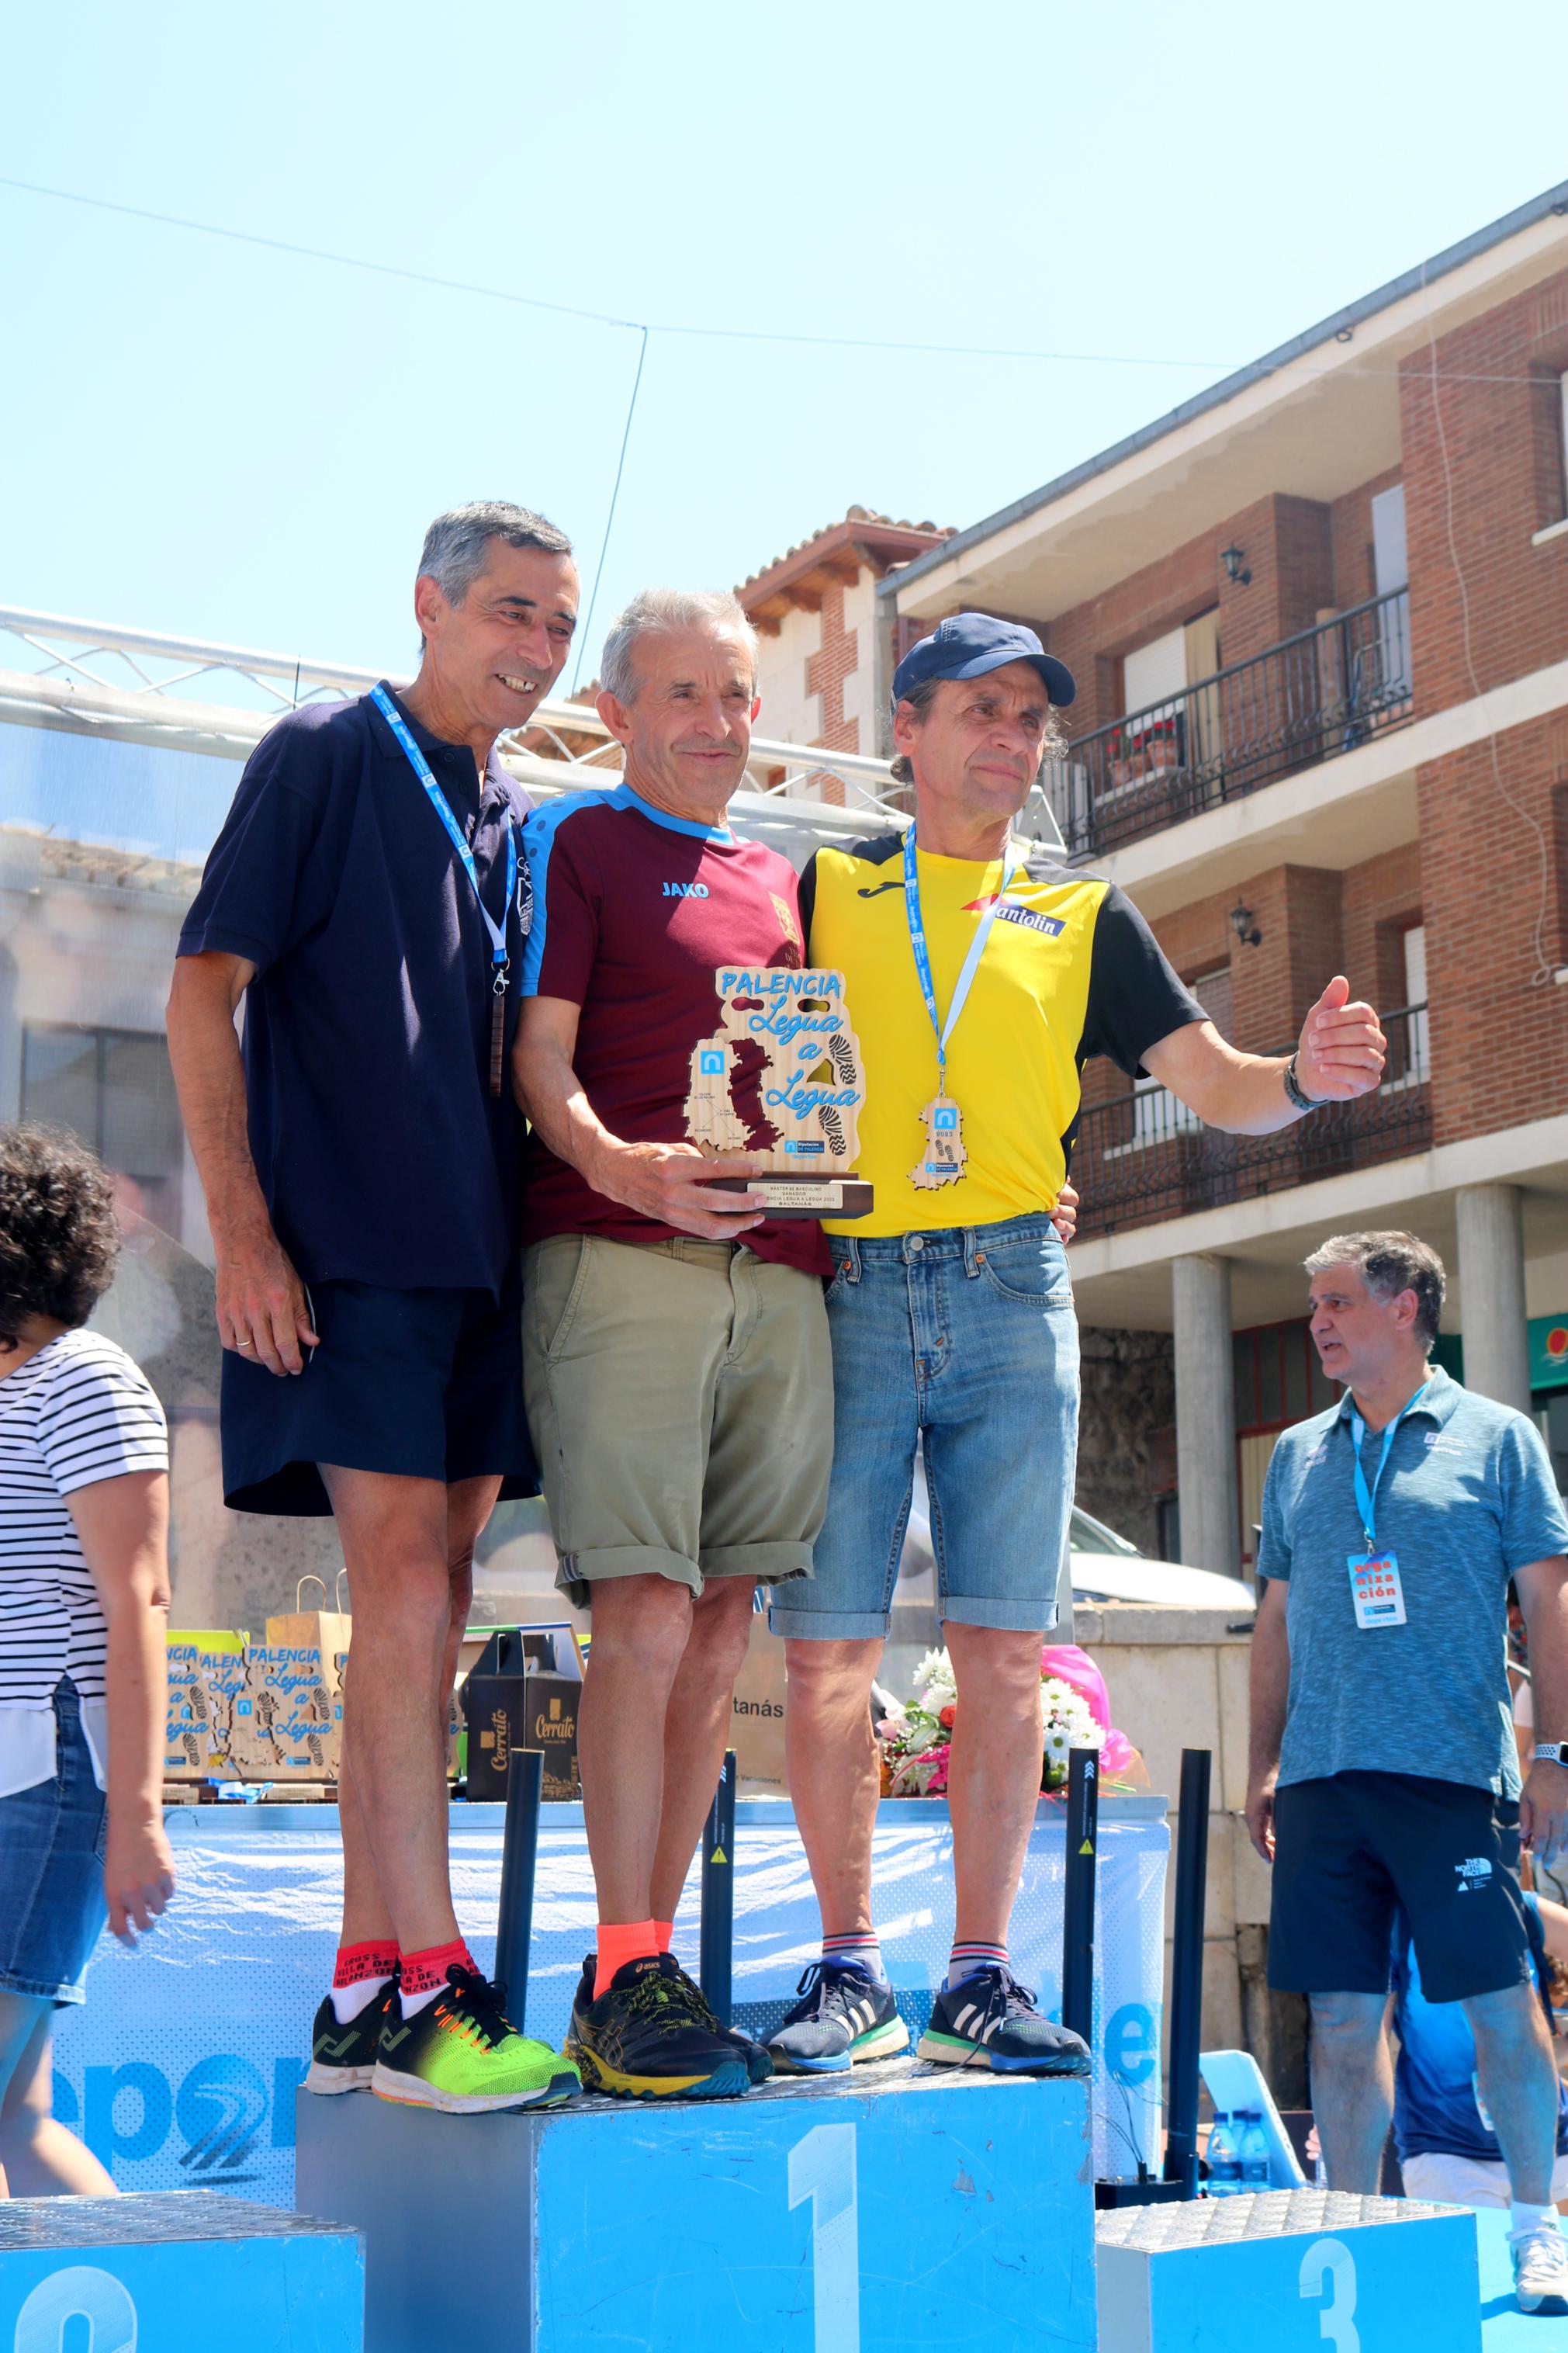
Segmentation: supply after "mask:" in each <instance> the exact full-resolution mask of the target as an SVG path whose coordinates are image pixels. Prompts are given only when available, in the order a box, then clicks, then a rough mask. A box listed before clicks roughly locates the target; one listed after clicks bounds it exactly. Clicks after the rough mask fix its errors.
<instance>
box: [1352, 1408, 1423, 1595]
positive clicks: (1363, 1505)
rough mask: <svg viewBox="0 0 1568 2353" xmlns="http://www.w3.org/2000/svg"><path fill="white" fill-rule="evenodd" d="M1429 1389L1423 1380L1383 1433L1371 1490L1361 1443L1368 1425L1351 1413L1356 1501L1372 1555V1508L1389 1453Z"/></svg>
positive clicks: (1374, 1543) (1373, 1540)
mask: <svg viewBox="0 0 1568 2353" xmlns="http://www.w3.org/2000/svg"><path fill="white" fill-rule="evenodd" d="M1428 1386H1429V1384H1428V1383H1427V1382H1426V1381H1423V1382H1422V1384H1421V1386H1420V1388H1418V1389H1417V1390H1416V1392H1415V1396H1414V1397H1410V1398H1405V1403H1404V1404H1403V1405H1402V1406H1401V1407H1400V1409H1399V1411H1398V1412H1397V1413H1396V1414H1395V1415H1394V1419H1393V1420H1392V1421H1391V1422H1390V1423H1389V1425H1388V1427H1387V1429H1386V1430H1384V1433H1383V1452H1382V1454H1381V1455H1380V1456H1379V1457H1378V1463H1377V1476H1376V1478H1375V1479H1373V1482H1372V1485H1371V1487H1370V1488H1369V1487H1368V1486H1367V1483H1366V1472H1364V1471H1363V1469H1362V1467H1361V1442H1362V1440H1363V1438H1364V1437H1365V1436H1366V1424H1365V1422H1364V1421H1363V1419H1362V1418H1361V1416H1360V1414H1359V1413H1357V1412H1356V1411H1355V1409H1353V1407H1352V1410H1351V1440H1352V1444H1353V1445H1354V1447H1355V1499H1356V1503H1357V1504H1358V1505H1359V1506H1360V1509H1361V1524H1362V1528H1363V1533H1364V1535H1365V1536H1366V1548H1367V1550H1368V1552H1369V1553H1370V1552H1375V1551H1376V1549H1377V1538H1376V1535H1374V1534H1373V1520H1372V1514H1373V1504H1375V1503H1376V1502H1377V1491H1378V1488H1379V1487H1380V1485H1381V1484H1382V1482H1383V1474H1384V1469H1385V1468H1386V1466H1387V1462H1388V1450H1389V1448H1390V1447H1391V1446H1392V1445H1393V1443H1394V1431H1395V1430H1397V1429H1398V1427H1399V1425H1400V1423H1401V1422H1402V1421H1403V1420H1404V1419H1405V1415H1406V1414H1407V1413H1408V1412H1409V1411H1410V1410H1411V1409H1412V1407H1414V1406H1417V1405H1419V1404H1420V1402H1421V1400H1422V1398H1424V1397H1425V1396H1426V1390H1427V1388H1428Z"/></svg>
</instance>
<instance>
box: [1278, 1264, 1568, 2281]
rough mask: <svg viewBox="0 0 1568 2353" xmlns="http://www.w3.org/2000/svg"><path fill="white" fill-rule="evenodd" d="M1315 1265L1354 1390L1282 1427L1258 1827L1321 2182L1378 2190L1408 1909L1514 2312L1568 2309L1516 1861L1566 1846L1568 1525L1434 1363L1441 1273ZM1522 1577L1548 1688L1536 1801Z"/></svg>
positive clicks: (1481, 1406)
mask: <svg viewBox="0 0 1568 2353" xmlns="http://www.w3.org/2000/svg"><path fill="white" fill-rule="evenodd" d="M1306 1264H1307V1271H1308V1272H1309V1274H1310V1277H1311V1291H1310V1301H1311V1314H1312V1337H1313V1339H1314V1341H1315V1342H1316V1344H1317V1347H1318V1353H1319V1355H1320V1356H1321V1358H1322V1362H1323V1369H1324V1371H1325V1372H1326V1373H1328V1374H1329V1375H1330V1377H1331V1378H1332V1379H1334V1380H1338V1381H1342V1382H1344V1383H1345V1385H1346V1390H1345V1395H1344V1397H1343V1398H1342V1401H1341V1403H1340V1404H1339V1405H1338V1406H1337V1407H1335V1408H1334V1409H1331V1411H1329V1412H1326V1413H1321V1414H1318V1415H1316V1416H1315V1417H1314V1419H1312V1420H1310V1421H1305V1422H1300V1423H1298V1424H1297V1426H1296V1428H1295V1429H1294V1430H1286V1431H1285V1432H1284V1434H1283V1435H1282V1437H1281V1438H1280V1439H1279V1443H1278V1445H1277V1446H1276V1448H1275V1451H1274V1458H1273V1461H1271V1462H1270V1464H1269V1467H1268V1480H1267V1482H1265V1486H1264V1491H1263V1537H1262V1543H1261V1546H1260V1548H1259V1552H1258V1576H1259V1580H1260V1584H1259V1601H1258V1625H1257V1629H1256V1631H1255V1633H1254V1636H1253V1648H1252V1755H1251V1767H1250V1773H1249V1779H1248V1788H1247V1828H1248V1830H1249V1831H1250V1832H1251V1835H1252V1841H1253V1844H1254V1845H1255V1846H1256V1848H1257V1849H1258V1852H1259V1854H1261V1855H1262V1856H1263V1858H1264V1860H1265V1861H1266V1862H1272V1864H1273V1873H1274V1884H1273V1901H1272V1913H1271V1918H1270V1923H1269V1935H1268V1976H1269V1982H1270V1984H1272V1985H1275V1986H1279V1987H1283V1988H1288V1989H1291V1990H1293V1991H1296V1992H1300V1993H1305V1994H1308V1995H1310V1999H1311V2010H1312V2100H1313V2106H1314V2109H1315V2111H1316V2114H1317V2122H1318V2133H1319V2137H1320V2139H1321V2144H1322V2149H1323V2156H1324V2159H1325V2162H1326V2164H1327V2166H1328V2174H1329V2187H1330V2188H1331V2189H1348V2190H1360V2191H1363V2192H1370V2191H1375V2190H1376V2188H1377V2183H1378V2170H1379V2165H1380V2161H1381V2158H1382V2151H1383V2146H1384V2140H1385V2139H1386V2137H1387V2134H1388V2125H1389V2116H1390V2113H1391V2109H1392V2102H1393V2083H1392V2077H1391V2073H1390V2067H1389V2053H1388V2042H1387V2033H1386V2014H1387V2009H1388V1993H1389V1957H1390V1936H1391V1931H1392V1928H1393V1925H1394V1910H1395V1905H1403V1906H1404V1909H1405V1915H1407V1917H1408V1920H1409V1924H1410V1933H1411V1936H1412V1938H1413V1940H1414V1943H1415V1953H1416V1956H1417V1958H1418V1961H1419V1965H1420V1971H1421V1984H1422V1989H1423V1991H1424V1993H1425V1996H1426V2000H1427V2001H1429V2002H1435V2003H1439V2004H1440V2003H1445V2002H1460V2003H1462V2004H1463V2006H1464V2010H1465V2015H1466V2018H1467V2021H1468V2024H1469V2028H1470V2031H1471V2032H1472V2034H1473V2035H1474V2037H1475V2042H1476V2050H1477V2054H1478V2060H1479V2080H1480V2089H1481V2093H1482V2095H1483V2097H1484V2099H1485V2101H1486V2105H1487V2107H1488V2110H1489V2113H1490V2115H1491V2116H1492V2118H1493V2120H1494V2124H1495V2128H1496V2133H1497V2138H1498V2142H1499V2144H1500V2147H1501V2150H1502V2154H1503V2158H1504V2160H1505V2162H1506V2164H1507V2167H1508V2173H1509V2179H1510V2185H1511V2189H1512V2198H1513V2206H1512V2232H1511V2245H1512V2249H1513V2259H1514V2273H1515V2280H1516V2286H1517V2293H1518V2296H1519V2301H1520V2304H1521V2306H1522V2307H1523V2309H1524V2310H1526V2311H1538V2310H1540V2309H1541V2308H1542V2306H1543V2305H1546V2304H1550V2305H1551V2306H1552V2308H1553V2309H1564V2308H1568V2305H1565V2304H1564V2299H1568V2246H1565V2244H1564V2242H1563V2236H1562V2233H1561V2232H1560V2231H1559V2229H1558V2223H1557V2215H1556V2211H1555V2209H1554V2208H1553V2206H1552V2160H1553V2156H1554V2153H1555V2145H1556V2134H1557V2074H1556V2070H1555V2068H1554V2066H1553V2064H1552V2051H1551V2045H1550V2042H1549V2041H1548V2038H1547V2034H1546V2031H1545V2027H1544V2024H1543V2022H1542V2015H1541V2005H1540V2001H1539V2000H1538V1998H1537V1994H1536V1989H1535V1985H1534V1981H1533V1975H1532V1970H1531V1959H1530V1940H1529V1936H1528V1933H1527V1929H1526V1924H1525V1918H1524V1910H1523V1904H1522V1899H1521V1893H1520V1886H1519V1881H1518V1878H1517V1877H1516V1875H1515V1873H1514V1870H1513V1868H1512V1864H1513V1862H1514V1858H1515V1853H1516V1852H1517V1842H1516V1841H1515V1839H1514V1835H1513V1833H1514V1831H1515V1828H1516V1827H1517V1829H1518V1831H1519V1832H1520V1833H1521V1835H1522V1838H1523V1842H1524V1844H1525V1845H1526V1846H1527V1847H1528V1848H1530V1849H1531V1850H1532V1851H1533V1852H1536V1853H1537V1854H1539V1855H1540V1857H1541V1859H1542V1862H1544V1863H1547V1864H1550V1863H1551V1862H1552V1857H1553V1855H1554V1854H1555V1853H1556V1852H1558V1851H1559V1849H1560V1848H1561V1847H1562V1846H1563V1843H1564V1833H1565V1826H1568V1742H1564V1741H1563V1735H1564V1734H1568V1518H1565V1517H1564V1514H1563V1504H1562V1500H1561V1498H1560V1497H1559V1495H1558V1493H1557V1487H1556V1482H1555V1481H1554V1480H1553V1478H1552V1467H1551V1463H1550V1461H1549V1459H1548V1457H1547V1453H1546V1449H1545V1447H1544V1445H1543V1444H1542V1439H1541V1434H1540V1432H1539V1431H1538V1430H1537V1429H1536V1428H1535V1425H1534V1424H1533V1422H1531V1420H1530V1419H1528V1418H1527V1417H1526V1416H1525V1415H1524V1414H1522V1413H1517V1412H1515V1411H1514V1410H1513V1409H1512V1408H1511V1407H1509V1406H1502V1405H1497V1404H1494V1403H1493V1402H1492V1401H1491V1399H1489V1398H1483V1397H1479V1396H1477V1395H1476V1394H1475V1393H1474V1392H1473V1391H1471V1390H1468V1389H1464V1388H1460V1387H1459V1386H1458V1383H1457V1382H1455V1381H1452V1380H1450V1379H1449V1377H1448V1376H1447V1373H1445V1372H1444V1371H1443V1370H1442V1369H1441V1367H1440V1366H1434V1365H1433V1364H1431V1363H1430V1362H1429V1355H1430V1350H1431V1347H1432V1343H1433V1341H1434V1340H1435V1339H1436V1335H1437V1322H1438V1316H1439V1314H1440V1313H1441V1311H1442V1305H1443V1293H1444V1281H1445V1279H1444V1273H1443V1262H1442V1261H1441V1260H1440V1259H1439V1258H1438V1256H1437V1254H1436V1251H1435V1250H1430V1249H1428V1247H1427V1246H1426V1243H1424V1242H1422V1241H1419V1240H1416V1239H1415V1236H1414V1235H1412V1234H1404V1233H1363V1234H1336V1235H1334V1236H1333V1237H1332V1238H1331V1240H1328V1241H1326V1242H1325V1243H1324V1244H1323V1245H1322V1247H1321V1250H1314V1251H1313V1253H1312V1255H1311V1256H1310V1258H1309V1259H1308V1260H1307V1261H1306ZM1510 1577H1512V1578H1513V1581H1514V1584H1515V1586H1516V1588H1517V1589H1518V1593H1519V1598H1520V1601H1521V1606H1522V1608H1523V1610H1524V1614H1525V1618H1526V1620H1527V1622H1528V1624H1529V1628H1530V1642H1531V1660H1532V1662H1533V1665H1534V1680H1535V1701H1536V1748H1535V1759H1534V1763H1533V1765H1532V1767H1531V1772H1530V1776H1529V1778H1528V1780H1527V1781H1526V1782H1525V1784H1524V1791H1523V1798H1522V1802H1518V1800H1519V1790H1520V1778H1519V1766H1518V1760H1517V1757H1516V1755H1515V1749H1514V1738H1513V1728H1512V1712H1511V1707H1510V1693H1509V1683H1508V1675H1507V1672H1506V1664H1505V1662H1506V1659H1507V1648H1506V1636H1507V1614H1508V1584H1509V1579H1510ZM1560 1744H1561V1745H1560Z"/></svg>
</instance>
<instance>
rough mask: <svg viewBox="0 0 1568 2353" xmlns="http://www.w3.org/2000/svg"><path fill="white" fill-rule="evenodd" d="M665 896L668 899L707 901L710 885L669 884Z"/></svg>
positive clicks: (703, 883)
mask: <svg viewBox="0 0 1568 2353" xmlns="http://www.w3.org/2000/svg"><path fill="white" fill-rule="evenodd" d="M664 895H665V897H666V898H667V899H706V897H707V896H708V885H707V883H706V882H667V883H666V884H665V886H664Z"/></svg>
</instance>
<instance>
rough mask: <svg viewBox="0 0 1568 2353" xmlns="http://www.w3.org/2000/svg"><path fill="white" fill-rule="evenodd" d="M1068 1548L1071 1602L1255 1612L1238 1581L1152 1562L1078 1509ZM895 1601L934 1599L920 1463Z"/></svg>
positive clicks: (1251, 1596)
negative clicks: (1178, 1605)
mask: <svg viewBox="0 0 1568 2353" xmlns="http://www.w3.org/2000/svg"><path fill="white" fill-rule="evenodd" d="M1068 1546H1069V1548H1070V1552H1071V1559H1072V1593H1073V1599H1074V1600H1075V1601H1088V1602H1093V1601H1175V1602H1182V1603H1184V1604H1185V1605H1186V1607H1187V1608H1188V1609H1224V1610H1226V1611H1228V1613H1229V1614H1230V1616H1231V1617H1233V1618H1243V1617H1245V1618H1250V1617H1252V1615H1253V1614H1254V1612H1255V1611H1256V1609H1257V1608H1258V1597H1257V1595H1256V1594H1255V1593H1254V1591H1253V1589H1252V1588H1251V1586H1250V1585H1246V1584H1244V1583H1243V1582H1242V1580H1241V1578H1240V1577H1221V1576H1220V1575H1219V1574H1218V1572H1217V1571H1216V1570H1215V1569H1212V1568H1188V1567H1186V1566H1185V1564H1184V1562H1182V1561H1176V1560H1151V1559H1150V1558H1149V1556H1148V1555H1147V1554H1146V1553H1141V1552H1140V1551H1139V1549H1138V1547H1137V1546H1136V1545H1131V1544H1129V1543H1128V1541H1127V1539H1126V1537H1125V1536H1119V1535H1117V1534H1116V1532H1115V1530H1114V1529H1112V1528H1108V1527H1107V1526H1106V1525H1105V1523H1104V1521H1103V1520H1097V1519H1095V1518H1093V1517H1092V1515H1091V1514H1089V1513H1088V1512H1086V1511H1083V1510H1081V1509H1080V1508H1079V1505H1078V1504H1074V1505H1073V1509H1072V1519H1071V1522H1070V1524H1069V1526H1068ZM897 1598H898V1599H899V1600H900V1601H912V1602H916V1603H919V1602H924V1603H925V1604H926V1605H927V1606H928V1607H929V1606H930V1604H931V1603H932V1602H933V1601H934V1600H935V1599H936V1567H935V1560H934V1556H933V1555H932V1552H931V1513H930V1507H929V1504H928V1500H927V1496H926V1483H925V1464H924V1462H923V1461H917V1462H916V1464H915V1491H914V1500H913V1502H912V1503H911V1504H910V1525H909V1531H908V1533H907V1535H905V1538H904V1551H903V1558H902V1559H901V1561H900V1564H899V1586H898V1595H897Z"/></svg>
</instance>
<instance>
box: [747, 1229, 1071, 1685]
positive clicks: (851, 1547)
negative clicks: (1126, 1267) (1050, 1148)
mask: <svg viewBox="0 0 1568 2353" xmlns="http://www.w3.org/2000/svg"><path fill="white" fill-rule="evenodd" d="M827 1241H828V1247H829V1248H830V1249H831V1250H832V1252H833V1258H834V1265H835V1268H836V1272H835V1274H834V1278H833V1281H832V1282H831V1284H830V1285H829V1287H828V1292H827V1324H828V1331H829V1333H830V1335H831V1336H832V1341H833V1390H834V1440H833V1479H832V1483H831V1486H830V1487H829V1490H828V1496H827V1517H826V1523H825V1525H824V1526H823V1531H822V1534H821V1535H820V1536H819V1537H818V1538H817V1542H816V1563H815V1568H814V1572H813V1575H812V1577H811V1578H810V1580H809V1581H805V1580H803V1581H802V1582H800V1583H798V1584H795V1585H782V1586H779V1587H778V1588H776V1589H775V1590H774V1591H773V1594H772V1595H771V1596H770V1599H771V1601H772V1605H773V1630H774V1631H775V1633H779V1634H783V1635H784V1636H786V1637H787V1638H790V1639H792V1640H801V1639H804V1640H805V1641H863V1640H865V1639H866V1638H868V1637H874V1636H877V1635H885V1634H886V1633H887V1631H888V1627H889V1611H890V1610H891V1608H892V1601H893V1588H894V1586H895V1585H896V1584H897V1582H898V1576H899V1556H900V1553H901V1552H902V1550H903V1543H904V1531H905V1529H906V1527H907V1525H908V1523H909V1515H910V1497H911V1493H912V1489H913V1482H914V1463H915V1450H916V1444H917V1441H919V1442H920V1443H921V1445H922V1446H923V1449H924V1453H925V1473H926V1486H927V1489H928V1492H929V1494H930V1498H931V1548H932V1550H933V1552H934V1554H935V1556H936V1575H937V1609H938V1612H939V1615H940V1616H941V1617H942V1619H944V1620H956V1621H957V1622H958V1623H959V1624H960V1625H965V1626H994V1627H997V1628H1002V1629H1009V1630H1014V1631H1016V1632H1019V1633H1035V1632H1040V1633H1043V1632H1045V1631H1046V1630H1047V1629H1048V1628H1049V1627H1050V1626H1052V1625H1053V1624H1054V1623H1055V1621H1056V1613H1057V1584H1058V1576H1059V1574H1060V1570H1061V1565H1062V1558H1063V1554H1064V1551H1065V1547H1066V1545H1067V1535H1068V1514H1069V1513H1070V1511H1071V1509H1072V1497H1073V1477H1074V1472H1075V1469H1076V1466H1077V1458H1078V1403H1079V1345H1078V1319H1077V1317H1076V1315H1075V1314H1074V1313H1073V1303H1072V1285H1071V1282H1069V1280H1068V1266H1067V1253H1066V1252H1065V1250H1063V1248H1062V1245H1061V1242H1060V1241H1059V1240H1058V1237H1057V1233H1056V1230H1055V1229H1054V1227H1053V1226H1052V1224H1051V1221H1050V1219H1048V1218H1047V1217H1044V1216H1030V1217H1022V1218H1008V1219H1005V1220H1004V1221H1003V1222H1002V1223H1000V1224H998V1225H990V1226H962V1227H955V1228H952V1229H948V1230H946V1231H943V1232H938V1233H922V1234H889V1235H878V1236H871V1237H868V1239H866V1240H860V1239H858V1237H856V1236H854V1235H850V1234H829V1235H828V1237H827Z"/></svg>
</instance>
